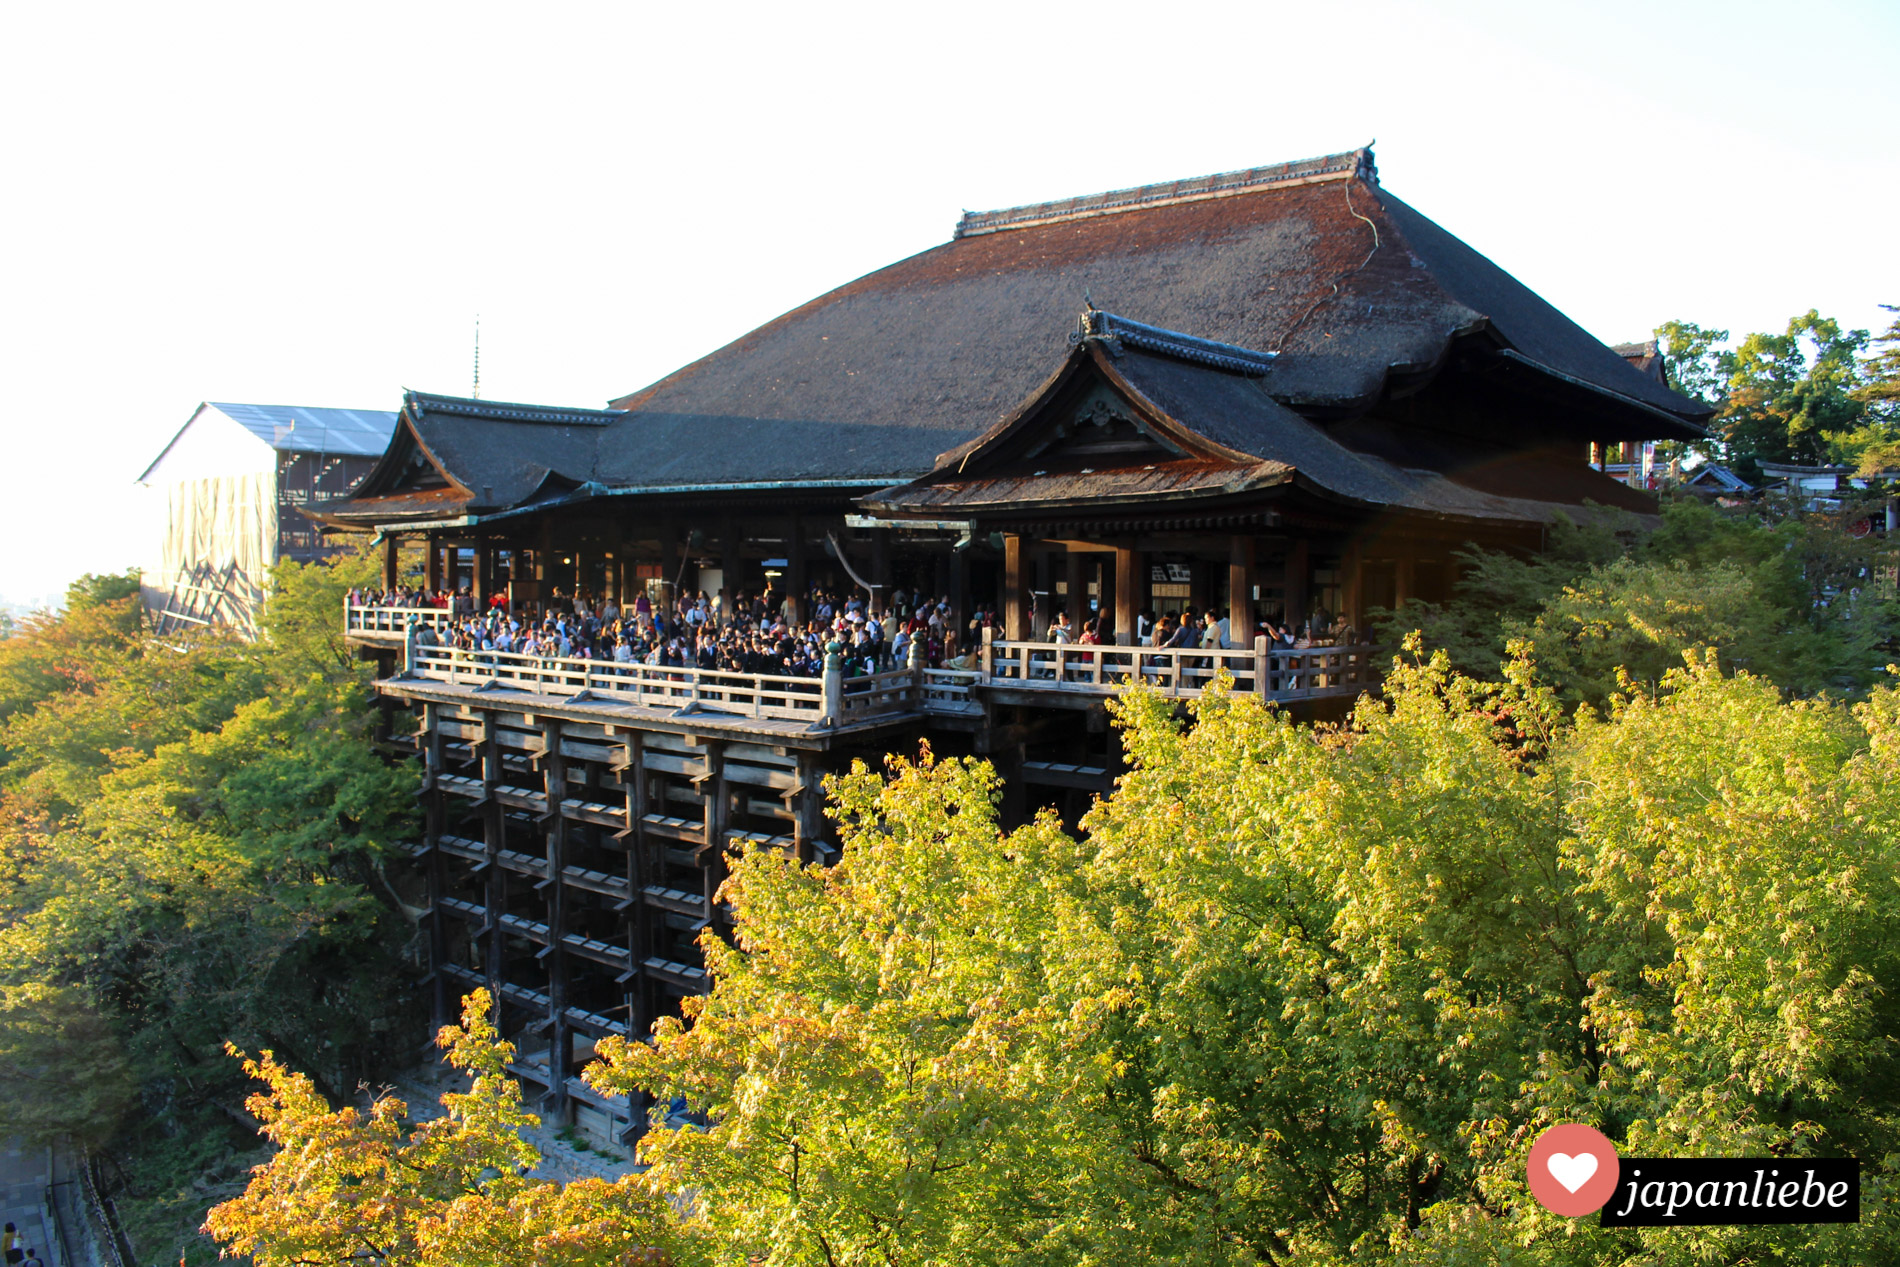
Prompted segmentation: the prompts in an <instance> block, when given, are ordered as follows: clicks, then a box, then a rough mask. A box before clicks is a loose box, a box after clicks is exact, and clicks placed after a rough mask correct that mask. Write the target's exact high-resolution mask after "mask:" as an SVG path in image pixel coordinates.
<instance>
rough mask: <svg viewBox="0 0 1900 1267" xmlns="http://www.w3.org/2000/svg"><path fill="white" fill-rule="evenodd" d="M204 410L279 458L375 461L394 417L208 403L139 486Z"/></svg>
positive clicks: (175, 435)
mask: <svg viewBox="0 0 1900 1267" xmlns="http://www.w3.org/2000/svg"><path fill="white" fill-rule="evenodd" d="M207 410H214V411H216V412H217V413H219V414H222V415H223V416H224V417H226V418H228V419H230V420H231V421H232V422H234V423H236V424H237V425H238V426H240V427H242V428H244V429H245V430H246V431H248V432H250V433H251V434H252V435H254V436H256V437H257V438H258V439H260V440H262V441H263V442H264V443H265V444H268V445H269V446H271V448H273V449H276V450H278V451H279V452H284V453H321V454H326V455H330V456H343V457H372V458H373V457H376V456H377V455H379V454H380V453H382V452H383V450H384V449H386V448H388V447H389V437H390V433H391V432H393V431H394V430H395V428H396V415H395V414H393V413H390V412H388V411H387V410H381V409H319V408H313V407H311V406H308V405H240V404H235V403H232V402H230V401H221V400H209V401H205V402H204V403H203V404H200V405H199V406H198V408H196V409H195V410H193V411H192V414H191V417H190V418H187V419H186V420H185V425H184V426H182V427H180V428H179V429H178V430H177V431H176V432H174V433H173V434H172V438H171V439H170V440H168V441H167V442H166V444H165V447H164V448H163V449H161V450H159V453H158V456H157V457H155V458H153V459H152V461H151V463H150V465H148V466H147V467H146V468H145V471H144V473H143V474H141V475H140V476H139V482H140V483H143V482H144V481H145V480H146V479H147V478H148V477H149V476H150V475H151V473H152V472H153V471H154V470H155V469H157V467H158V464H159V463H160V462H162V461H164V460H165V455H166V454H167V453H170V452H171V451H172V448H173V446H175V445H176V444H177V443H178V440H179V437H180V436H183V435H184V434H185V432H186V430H187V429H188V428H190V427H191V425H192V424H193V423H195V422H197V421H198V420H199V419H200V418H201V417H203V416H204V414H205V412H206V411H207Z"/></svg>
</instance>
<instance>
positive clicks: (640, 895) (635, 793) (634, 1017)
mask: <svg viewBox="0 0 1900 1267" xmlns="http://www.w3.org/2000/svg"><path fill="white" fill-rule="evenodd" d="M645 750H646V739H645V736H644V735H643V734H642V733H641V732H640V731H638V730H632V729H629V730H627V731H626V732H625V735H624V738H623V739H622V741H621V748H620V752H621V766H622V769H621V771H620V782H621V786H622V788H623V789H624V790H625V792H626V796H627V831H626V835H625V836H624V837H623V839H624V840H625V842H626V846H627V867H626V874H627V901H628V904H627V916H626V934H627V954H628V957H629V958H631V959H632V961H633V969H632V972H631V973H630V974H629V976H628V978H627V980H626V982H625V985H626V994H625V996H624V999H623V1001H624V1002H625V1003H626V1005H627V1032H628V1033H629V1034H644V1033H646V1031H647V1028H648V1026H650V1025H652V1023H653V1020H654V1017H653V1014H652V1010H651V1008H650V1007H649V1006H648V1000H647V995H648V990H647V986H646V979H645V973H644V970H643V969H642V968H641V966H640V965H641V964H642V963H643V962H644V961H645V960H646V958H647V956H648V955H650V954H652V953H653V922H652V921H653V913H652V909H651V908H650V907H648V906H647V904H646V897H645V889H646V886H647V885H648V884H649V883H650V882H651V881H650V879H649V877H654V876H657V874H658V869H657V868H656V867H654V866H653V863H652V860H651V859H650V858H649V857H648V849H647V843H646V827H645V822H644V820H645V818H646V814H647V774H646V751H645Z"/></svg>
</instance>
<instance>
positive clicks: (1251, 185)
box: [955, 146, 1379, 238]
mask: <svg viewBox="0 0 1900 1267" xmlns="http://www.w3.org/2000/svg"><path fill="white" fill-rule="evenodd" d="M1352 176H1362V177H1364V178H1365V179H1366V180H1369V181H1373V182H1375V183H1376V182H1377V181H1378V179H1379V173H1378V169H1377V168H1376V167H1374V166H1373V162H1372V149H1371V147H1370V146H1368V147H1366V148H1364V149H1357V150H1349V151H1347V152H1346V153H1344V154H1327V155H1324V156H1322V157H1320V158H1302V159H1295V160H1294V161H1293V162H1290V163H1275V164H1273V165H1271V166H1269V167H1249V168H1247V169H1246V170H1245V171H1238V172H1221V173H1219V174H1217V175H1213V176H1191V177H1188V178H1187V179H1185V180H1170V181H1164V182H1162V183H1161V184H1157V185H1138V186H1136V187H1135V188H1133V189H1114V190H1110V191H1109V192H1108V193H1103V194H1084V195H1082V196H1081V197H1078V198H1063V199H1059V200H1057V201H1055V202H1037V203H1031V204H1030V205H1028V206H1025V207H1006V208H1004V209H1003V210H1001V211H966V212H964V213H963V219H961V220H959V221H958V222H957V228H956V234H955V236H957V237H959V238H967V237H976V236H978V235H980V234H984V233H1000V232H1002V231H1003V230H1005V229H1026V228H1028V227H1029V226H1030V225H1036V224H1052V223H1055V222H1057V221H1062V220H1086V219H1090V218H1093V217H1095V216H1109V215H1114V214H1115V213H1116V212H1119V211H1133V210H1136V209H1138V208H1146V207H1166V206H1172V205H1173V204H1175V203H1182V202H1204V201H1206V200H1207V199H1209V198H1229V197H1232V196H1233V195H1235V194H1244V193H1252V192H1254V191H1256V190H1261V189H1278V188H1283V187H1285V186H1288V185H1315V184H1319V183H1321V182H1323V181H1330V180H1345V179H1347V178H1349V177H1352Z"/></svg>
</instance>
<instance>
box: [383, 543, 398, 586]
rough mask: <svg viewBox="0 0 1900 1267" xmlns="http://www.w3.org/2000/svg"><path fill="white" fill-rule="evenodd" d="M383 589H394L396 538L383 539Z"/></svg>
mask: <svg viewBox="0 0 1900 1267" xmlns="http://www.w3.org/2000/svg"><path fill="white" fill-rule="evenodd" d="M383 588H384V589H386V590H393V589H395V588H396V538H395V537H393V536H389V537H384V538H383Z"/></svg>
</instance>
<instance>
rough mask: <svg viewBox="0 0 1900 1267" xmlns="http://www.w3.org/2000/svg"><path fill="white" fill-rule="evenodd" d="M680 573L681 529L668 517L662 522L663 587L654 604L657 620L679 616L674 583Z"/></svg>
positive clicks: (661, 570)
mask: <svg viewBox="0 0 1900 1267" xmlns="http://www.w3.org/2000/svg"><path fill="white" fill-rule="evenodd" d="M679 573H680V542H679V528H678V526H677V525H676V524H674V522H673V517H672V516H671V515H668V516H667V517H666V518H664V519H662V520H660V581H661V585H660V599H659V601H658V602H656V603H654V604H653V615H654V618H655V619H658V618H659V617H660V616H662V615H664V616H666V617H668V618H669V619H670V618H671V617H673V616H675V615H677V614H678V613H677V611H676V609H675V606H674V605H675V604H676V603H678V602H679V594H678V592H677V591H676V589H675V587H674V584H673V582H674V580H675V579H676V578H677V577H678V576H679Z"/></svg>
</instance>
